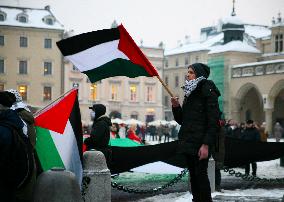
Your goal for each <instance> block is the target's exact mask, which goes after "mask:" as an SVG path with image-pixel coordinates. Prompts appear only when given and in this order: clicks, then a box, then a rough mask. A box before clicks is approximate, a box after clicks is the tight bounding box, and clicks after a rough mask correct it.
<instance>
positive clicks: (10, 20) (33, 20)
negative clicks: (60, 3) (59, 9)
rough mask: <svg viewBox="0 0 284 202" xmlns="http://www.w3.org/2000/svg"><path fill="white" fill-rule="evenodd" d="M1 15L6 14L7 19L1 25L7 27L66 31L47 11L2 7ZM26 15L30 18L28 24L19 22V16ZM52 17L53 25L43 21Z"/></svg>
mask: <svg viewBox="0 0 284 202" xmlns="http://www.w3.org/2000/svg"><path fill="white" fill-rule="evenodd" d="M0 11H1V13H5V14H6V19H5V20H4V21H0V26H1V25H7V26H17V27H33V28H43V29H56V30H64V27H63V25H62V24H60V23H59V22H58V21H57V20H56V18H55V16H54V15H53V14H52V13H51V12H50V11H49V10H46V9H34V8H20V7H9V6H7V7H5V6H0ZM19 14H20V15H26V16H27V17H28V21H27V22H26V23H23V22H19V21H18V20H17V16H18V15H19ZM46 17H50V18H52V19H54V23H53V24H52V25H49V24H47V23H46V22H44V21H43V19H44V18H46Z"/></svg>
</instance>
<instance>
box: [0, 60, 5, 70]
mask: <svg viewBox="0 0 284 202" xmlns="http://www.w3.org/2000/svg"><path fill="white" fill-rule="evenodd" d="M4 71H5V69H4V60H3V59H0V74H4Z"/></svg>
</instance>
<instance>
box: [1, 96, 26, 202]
mask: <svg viewBox="0 0 284 202" xmlns="http://www.w3.org/2000/svg"><path fill="white" fill-rule="evenodd" d="M15 101H16V99H15V97H14V96H13V94H11V93H9V92H5V91H0V196H1V201H2V200H3V201H14V200H16V199H15V193H16V191H17V190H18V186H19V185H20V184H21V183H22V182H23V181H24V177H25V175H23V172H24V174H26V173H25V171H26V170H27V169H26V168H25V166H26V165H27V164H26V161H25V159H24V158H21V157H22V155H18V154H19V152H21V153H22V154H24V155H25V152H24V151H23V150H21V151H18V150H17V148H18V147H17V146H18V144H19V143H18V142H17V141H16V139H17V137H16V135H19V134H20V133H21V132H22V127H23V126H24V124H23V122H22V121H21V119H20V117H19V116H18V115H17V113H16V112H15V111H13V110H11V109H9V108H10V107H11V106H12V104H13V103H14V102H15ZM17 131H18V133H17Z"/></svg>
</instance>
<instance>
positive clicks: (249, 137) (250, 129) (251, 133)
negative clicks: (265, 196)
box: [241, 119, 260, 176]
mask: <svg viewBox="0 0 284 202" xmlns="http://www.w3.org/2000/svg"><path fill="white" fill-rule="evenodd" d="M241 139H243V140H246V141H254V142H260V133H259V131H258V130H257V129H256V128H255V127H254V121H253V120H251V119H249V120H247V121H246V128H245V130H244V132H243V134H242V137H241ZM251 167H252V175H253V176H256V170H257V164H256V162H252V163H251ZM249 173H250V164H246V165H245V174H246V175H249Z"/></svg>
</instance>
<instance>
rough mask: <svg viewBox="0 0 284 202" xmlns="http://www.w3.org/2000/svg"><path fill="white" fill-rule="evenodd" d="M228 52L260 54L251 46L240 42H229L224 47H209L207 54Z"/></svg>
mask: <svg viewBox="0 0 284 202" xmlns="http://www.w3.org/2000/svg"><path fill="white" fill-rule="evenodd" d="M228 51H234V52H246V53H260V51H259V50H258V49H256V48H255V47H253V46H250V45H248V44H247V43H245V42H242V41H231V42H229V43H227V44H225V45H219V46H214V47H211V50H210V51H209V53H208V54H214V53H222V52H228Z"/></svg>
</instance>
